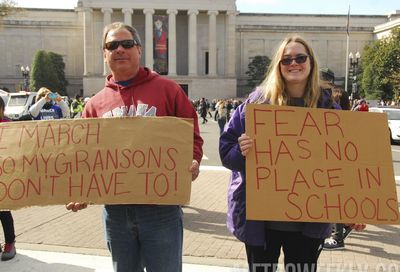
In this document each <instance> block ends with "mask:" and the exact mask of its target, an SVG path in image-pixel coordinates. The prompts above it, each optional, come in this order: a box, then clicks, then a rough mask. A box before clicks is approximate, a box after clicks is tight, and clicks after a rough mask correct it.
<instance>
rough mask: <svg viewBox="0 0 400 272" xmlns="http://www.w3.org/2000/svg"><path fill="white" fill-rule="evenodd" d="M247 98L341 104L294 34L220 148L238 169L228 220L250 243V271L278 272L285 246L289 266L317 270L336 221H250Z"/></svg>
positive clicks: (226, 162)
mask: <svg viewBox="0 0 400 272" xmlns="http://www.w3.org/2000/svg"><path fill="white" fill-rule="evenodd" d="M247 103H259V104H262V103H265V104H272V105H282V106H283V105H288V106H298V107H310V108H317V107H318V108H339V106H338V105H337V104H335V103H333V101H332V99H331V96H330V93H329V92H328V91H326V90H323V89H322V88H321V83H320V79H319V67H318V63H317V61H316V58H315V55H314V52H313V50H312V48H311V47H310V46H309V45H308V43H307V42H306V41H305V40H304V39H303V38H301V37H299V36H297V35H294V36H289V37H288V38H286V39H285V40H284V41H283V42H282V44H281V45H280V47H279V49H278V50H277V52H276V54H275V56H274V58H273V60H272V62H271V65H270V68H269V72H268V75H267V77H266V79H265V80H264V81H263V82H262V83H261V85H260V86H259V87H258V88H256V90H255V91H254V92H253V93H251V94H250V96H249V98H248V99H247V101H246V103H243V104H242V105H240V106H239V107H238V109H237V110H236V111H234V113H233V116H232V118H231V120H230V121H229V124H228V126H227V127H226V128H225V131H224V132H223V134H222V135H221V137H220V148H219V149H220V156H221V161H222V163H223V165H224V166H225V167H227V168H229V169H231V170H232V177H231V182H230V186H229V190H228V219H227V225H228V229H229V230H230V231H231V232H232V233H233V234H234V235H235V236H236V237H237V238H238V239H239V240H240V241H242V242H244V243H245V246H246V253H247V260H248V264H249V270H250V271H257V272H258V271H276V269H277V264H278V259H279V255H280V251H281V247H282V248H283V252H284V254H285V260H284V262H285V269H286V270H290V271H316V264H317V260H318V257H319V254H320V252H321V250H322V246H323V243H324V239H325V238H326V237H328V236H329V235H330V233H331V225H330V224H327V223H303V222H272V221H251V220H246V200H245V183H246V180H245V157H246V155H247V154H248V152H249V150H250V149H251V148H252V147H253V140H252V139H250V138H249V137H248V136H247V135H246V134H245V127H244V124H245V108H246V104H247ZM306 269H308V270H306Z"/></svg>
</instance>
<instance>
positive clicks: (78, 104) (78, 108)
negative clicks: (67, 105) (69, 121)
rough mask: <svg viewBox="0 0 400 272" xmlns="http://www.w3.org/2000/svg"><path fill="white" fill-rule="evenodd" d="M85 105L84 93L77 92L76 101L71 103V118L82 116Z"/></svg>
mask: <svg viewBox="0 0 400 272" xmlns="http://www.w3.org/2000/svg"><path fill="white" fill-rule="evenodd" d="M84 106H85V103H84V102H83V97H82V95H80V94H76V95H75V99H74V101H72V103H71V118H75V117H77V118H79V117H81V115H82V111H83V108H84Z"/></svg>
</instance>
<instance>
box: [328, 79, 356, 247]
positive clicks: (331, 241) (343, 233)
mask: <svg viewBox="0 0 400 272" xmlns="http://www.w3.org/2000/svg"><path fill="white" fill-rule="evenodd" d="M332 99H333V101H335V102H336V103H338V104H339V105H340V107H341V109H342V110H350V100H349V97H348V95H347V93H346V92H344V91H343V89H342V88H340V87H339V86H336V85H333V86H332ZM358 228H361V229H362V228H363V227H362V226H361V227H359V226H358ZM352 230H353V228H352V227H351V226H350V225H349V224H342V223H336V224H334V225H333V231H332V234H331V237H329V238H328V239H326V240H325V243H324V249H325V250H339V249H344V240H345V239H346V238H347V236H349V234H350V233H351V231H352Z"/></svg>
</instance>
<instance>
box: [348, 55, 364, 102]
mask: <svg viewBox="0 0 400 272" xmlns="http://www.w3.org/2000/svg"><path fill="white" fill-rule="evenodd" d="M360 58H361V55H360V52H358V51H357V53H356V54H355V55H353V52H350V54H349V60H350V65H351V70H352V88H351V99H352V100H353V97H354V95H355V94H356V93H357V92H358V86H357V68H358V64H359V61H360Z"/></svg>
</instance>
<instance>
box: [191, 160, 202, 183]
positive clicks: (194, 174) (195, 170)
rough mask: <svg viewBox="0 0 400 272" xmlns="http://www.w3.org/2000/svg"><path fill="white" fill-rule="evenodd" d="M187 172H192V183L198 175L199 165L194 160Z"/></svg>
mask: <svg viewBox="0 0 400 272" xmlns="http://www.w3.org/2000/svg"><path fill="white" fill-rule="evenodd" d="M189 171H190V172H192V181H194V180H195V179H196V178H197V177H198V176H199V173H200V165H199V163H198V162H197V161H196V160H193V161H192V165H191V166H190V168H189Z"/></svg>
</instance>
